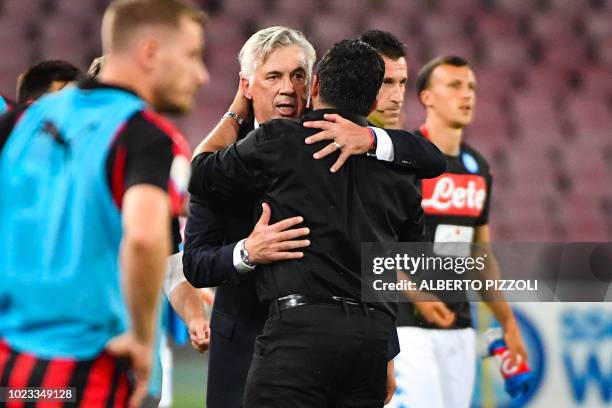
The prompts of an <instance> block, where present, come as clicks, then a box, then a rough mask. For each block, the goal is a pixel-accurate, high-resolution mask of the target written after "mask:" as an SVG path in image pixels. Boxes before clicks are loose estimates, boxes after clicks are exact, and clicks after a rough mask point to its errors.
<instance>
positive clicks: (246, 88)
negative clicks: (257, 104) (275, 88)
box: [240, 72, 253, 100]
mask: <svg viewBox="0 0 612 408" xmlns="http://www.w3.org/2000/svg"><path fill="white" fill-rule="evenodd" d="M240 87H241V88H242V94H243V95H244V97H245V98H247V99H248V100H253V93H252V92H251V83H250V82H249V80H248V79H247V78H246V77H245V76H244V75H242V72H241V73H240Z"/></svg>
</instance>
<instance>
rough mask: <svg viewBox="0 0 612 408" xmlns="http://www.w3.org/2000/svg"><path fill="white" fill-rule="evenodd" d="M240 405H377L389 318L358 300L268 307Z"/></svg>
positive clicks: (308, 407)
mask: <svg viewBox="0 0 612 408" xmlns="http://www.w3.org/2000/svg"><path fill="white" fill-rule="evenodd" d="M271 310H272V312H271V313H270V315H269V316H268V320H267V321H266V325H265V327H264V329H263V332H262V334H261V335H259V336H258V337H257V340H256V342H255V351H254V354H253V361H252V363H251V368H250V369H249V374H248V377H247V385H246V390H245V395H244V402H243V407H244V408H273V407H274V408H276V407H278V408H287V407H291V408H300V407H304V408H332V407H334V408H336V407H337V408H341V407H342V408H344V407H346V408H348V407H351V408H360V407H363V408H374V407H376V408H378V407H382V406H383V403H384V399H385V396H386V380H387V348H388V340H389V336H390V333H391V330H392V329H393V326H394V324H393V319H392V318H391V316H389V315H388V314H387V313H384V312H382V311H378V310H374V309H364V308H362V307H358V306H347V305H346V304H345V305H344V306H341V305H333V304H322V305H304V306H298V307H294V308H290V309H285V310H282V311H278V309H275V308H274V307H271Z"/></svg>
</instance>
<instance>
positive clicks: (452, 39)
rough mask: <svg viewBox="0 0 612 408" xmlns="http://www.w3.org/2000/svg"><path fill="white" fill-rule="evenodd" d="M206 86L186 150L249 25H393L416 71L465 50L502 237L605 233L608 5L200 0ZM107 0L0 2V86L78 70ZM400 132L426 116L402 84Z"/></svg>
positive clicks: (610, 123)
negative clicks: (50, 70) (55, 63)
mask: <svg viewBox="0 0 612 408" xmlns="http://www.w3.org/2000/svg"><path fill="white" fill-rule="evenodd" d="M200 3H201V5H202V7H203V8H204V9H205V10H207V11H208V13H209V15H210V17H211V19H210V21H209V23H208V25H207V28H206V33H207V51H206V57H205V59H206V61H207V63H208V67H209V70H210V72H211V77H212V78H213V81H212V83H211V84H210V85H209V86H208V87H207V88H206V89H205V90H204V91H203V92H202V93H201V94H200V95H199V96H198V104H197V107H196V109H195V111H194V112H193V114H192V115H190V116H189V117H188V118H187V119H183V120H181V121H179V123H180V125H181V127H182V128H183V130H184V131H185V133H186V134H187V135H188V137H189V139H190V141H191V143H192V145H195V144H197V142H198V141H199V140H200V139H201V138H202V137H203V136H204V135H205V134H206V133H207V132H208V131H209V130H210V129H211V128H212V127H213V126H214V124H215V123H216V122H217V120H218V119H219V118H220V117H221V115H222V114H223V113H224V112H225V110H226V109H227V106H229V103H230V102H231V100H232V98H233V96H234V93H235V89H236V85H237V74H238V70H239V69H238V63H237V61H236V56H237V54H238V51H239V49H240V47H241V46H242V43H243V42H244V41H245V40H246V39H247V38H248V36H249V35H250V34H251V33H252V32H254V31H255V30H257V29H259V28H262V27H266V26H270V25H279V24H284V25H289V26H291V27H294V28H298V29H300V30H302V31H304V32H305V33H306V35H307V36H308V38H309V39H311V41H312V42H313V44H314V45H315V48H316V49H317V50H318V52H319V56H320V55H322V53H323V52H324V51H325V50H326V49H327V48H329V47H330V46H331V45H332V44H333V43H335V42H337V41H339V40H342V39H344V38H347V37H354V36H356V35H358V34H359V33H360V32H362V31H363V30H366V29H372V28H378V29H383V30H389V31H392V32H393V33H394V34H396V35H397V36H398V37H399V38H400V39H402V40H403V41H404V42H405V43H406V45H407V47H408V52H409V65H410V70H411V78H412V79H413V78H414V76H415V74H416V71H417V69H418V68H419V67H420V66H421V65H422V64H423V63H424V62H426V61H427V60H428V59H430V58H432V57H434V56H437V55H440V54H451V53H452V54H457V55H462V56H464V57H467V58H468V59H469V60H470V61H471V62H472V64H473V67H474V70H475V72H476V76H477V80H478V83H479V85H478V105H477V109H476V116H475V121H474V123H473V125H472V126H471V127H470V128H469V129H468V130H467V138H466V140H468V141H470V142H472V143H473V144H474V146H475V147H476V148H477V149H479V150H481V151H482V152H483V153H484V154H485V155H486V156H487V158H488V159H489V161H490V162H491V165H492V168H493V172H494V175H495V184H494V200H493V210H492V218H491V225H492V227H493V237H494V239H495V240H498V241H500V240H501V241H513V240H516V241H599V240H608V239H609V238H611V237H612V183H611V182H610V181H609V180H610V176H611V175H612V137H611V136H612V134H611V133H612V24H611V23H610V22H611V21H612V0H607V1H606V0H580V1H577V0H524V1H520V2H519V1H515V0H411V1H404V0H359V1H345V0H329V1H324V0H318V1H306V2H305V1H299V0H251V1H248V2H246V1H242V0H225V1H222V0H208V1H205V0H202V1H200ZM107 4H108V1H107V0H86V1H73V0H0V49H1V50H2V55H3V57H2V58H1V59H0V92H1V93H3V94H5V95H7V96H11V97H12V96H13V95H14V89H15V78H16V76H17V75H18V74H19V73H20V72H21V71H22V70H23V69H24V68H25V67H26V66H27V65H29V64H30V63H32V62H36V61H39V60H40V59H44V58H62V59H66V60H68V61H70V62H72V63H74V64H77V65H79V66H81V67H83V68H86V67H87V66H88V65H89V62H90V61H91V60H92V59H93V58H94V57H95V56H98V55H99V54H100V52H101V51H100V45H99V26H100V17H101V14H102V12H103V10H104V8H105V6H106V5H107ZM404 118H405V127H406V128H407V129H410V128H414V127H417V126H418V125H419V124H420V123H421V121H422V120H423V118H424V111H423V109H422V108H421V107H420V105H419V103H418V102H417V100H416V98H415V94H414V82H413V81H411V83H410V84H409V87H408V91H407V94H406V103H405V110H404Z"/></svg>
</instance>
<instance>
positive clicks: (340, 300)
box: [276, 295, 373, 310]
mask: <svg viewBox="0 0 612 408" xmlns="http://www.w3.org/2000/svg"><path fill="white" fill-rule="evenodd" d="M276 304H277V305H278V309H279V310H285V309H290V308H292V307H298V306H304V305H337V306H342V305H343V304H344V305H347V306H357V307H364V306H365V307H367V308H368V309H370V310H373V308H371V307H368V306H367V305H366V304H365V303H362V302H360V301H359V300H357V299H352V298H345V297H341V296H329V297H327V296H317V295H288V296H283V297H282V298H278V299H277V300H276Z"/></svg>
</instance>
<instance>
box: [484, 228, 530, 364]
mask: <svg viewBox="0 0 612 408" xmlns="http://www.w3.org/2000/svg"><path fill="white" fill-rule="evenodd" d="M474 242H475V243H476V244H477V251H478V252H479V255H480V254H486V255H487V268H486V271H485V275H486V279H500V277H501V273H500V268H499V264H498V263H497V260H496V258H495V254H494V253H493V251H492V250H491V247H490V242H491V232H490V229H489V225H488V224H485V225H481V226H478V227H476V230H475V235H474ZM481 295H482V296H483V298H485V299H486V300H485V303H486V304H487V306H488V307H489V309H491V312H493V315H494V316H495V319H496V320H497V321H498V322H499V324H500V325H501V327H502V329H503V332H504V340H505V341H506V345H507V346H508V349H509V350H510V352H511V353H512V358H516V355H520V356H521V357H522V358H523V361H527V351H526V348H525V343H524V341H523V337H522V336H521V332H520V330H519V327H518V324H517V322H516V318H515V317H514V313H513V312H512V309H511V308H510V305H509V304H508V302H506V300H505V299H504V298H503V296H501V294H499V293H491V292H483V293H482V294H481Z"/></svg>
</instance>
